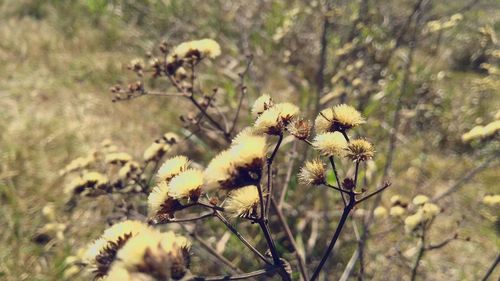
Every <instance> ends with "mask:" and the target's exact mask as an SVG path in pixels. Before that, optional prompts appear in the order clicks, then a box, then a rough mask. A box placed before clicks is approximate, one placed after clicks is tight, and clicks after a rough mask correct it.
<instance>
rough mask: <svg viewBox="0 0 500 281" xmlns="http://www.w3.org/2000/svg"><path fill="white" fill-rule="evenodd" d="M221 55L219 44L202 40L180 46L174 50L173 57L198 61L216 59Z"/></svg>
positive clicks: (210, 40)
mask: <svg viewBox="0 0 500 281" xmlns="http://www.w3.org/2000/svg"><path fill="white" fill-rule="evenodd" d="M220 54H221V49H220V45H219V43H217V42H216V41H215V40H212V39H201V40H194V41H189V42H184V43H181V44H179V45H178V46H177V47H175V48H174V51H173V55H175V56H177V57H178V58H181V59H182V58H192V57H195V58H197V59H199V58H204V57H209V58H215V57H218V56H219V55H220Z"/></svg>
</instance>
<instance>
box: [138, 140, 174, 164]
mask: <svg viewBox="0 0 500 281" xmlns="http://www.w3.org/2000/svg"><path fill="white" fill-rule="evenodd" d="M169 149H170V145H169V144H166V143H157V142H154V143H152V144H151V145H150V146H149V147H148V148H146V150H145V151H144V155H143V158H144V161H146V162H149V161H154V160H159V159H160V158H161V157H162V156H163V155H165V153H167V151H168V150H169Z"/></svg>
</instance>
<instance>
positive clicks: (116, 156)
mask: <svg viewBox="0 0 500 281" xmlns="http://www.w3.org/2000/svg"><path fill="white" fill-rule="evenodd" d="M131 160H132V156H131V155H130V154H128V153H126V152H112V153H109V154H107V155H106V156H105V161H106V163H110V164H125V163H126V162H128V161H131Z"/></svg>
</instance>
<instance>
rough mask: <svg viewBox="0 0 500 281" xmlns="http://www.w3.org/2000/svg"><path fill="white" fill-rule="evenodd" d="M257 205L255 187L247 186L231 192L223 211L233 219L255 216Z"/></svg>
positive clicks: (257, 195) (257, 198)
mask: <svg viewBox="0 0 500 281" xmlns="http://www.w3.org/2000/svg"><path fill="white" fill-rule="evenodd" d="M258 205H259V192H258V190H257V187H256V186H255V185H249V186H245V187H241V188H238V189H236V190H233V191H231V193H230V194H229V198H228V199H227V202H226V206H225V209H226V210H227V211H228V212H229V213H230V214H232V215H233V216H234V217H247V216H251V215H256V213H257V206H258Z"/></svg>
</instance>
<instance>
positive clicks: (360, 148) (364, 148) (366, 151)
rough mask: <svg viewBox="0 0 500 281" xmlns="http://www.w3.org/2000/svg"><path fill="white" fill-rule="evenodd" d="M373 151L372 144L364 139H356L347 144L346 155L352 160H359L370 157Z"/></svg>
mask: <svg viewBox="0 0 500 281" xmlns="http://www.w3.org/2000/svg"><path fill="white" fill-rule="evenodd" d="M374 152H375V150H374V149H373V144H371V143H370V142H368V141H366V140H364V139H356V140H353V141H351V142H350V143H349V144H348V145H347V153H346V157H347V158H349V159H351V160H352V161H354V162H361V161H366V160H369V159H372V158H373V154H374Z"/></svg>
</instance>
